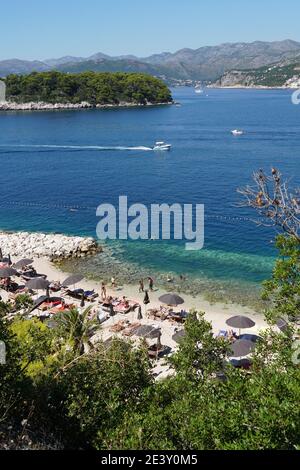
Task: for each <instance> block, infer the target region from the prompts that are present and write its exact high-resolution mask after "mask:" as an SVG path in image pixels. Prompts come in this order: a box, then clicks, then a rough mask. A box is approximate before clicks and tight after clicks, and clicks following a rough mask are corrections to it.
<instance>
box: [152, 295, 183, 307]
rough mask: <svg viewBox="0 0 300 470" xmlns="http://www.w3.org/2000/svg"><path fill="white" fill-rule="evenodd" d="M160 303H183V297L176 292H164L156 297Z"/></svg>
mask: <svg viewBox="0 0 300 470" xmlns="http://www.w3.org/2000/svg"><path fill="white" fill-rule="evenodd" d="M158 300H159V301H160V302H161V303H163V304H166V305H171V306H172V307H176V306H177V305H181V304H184V299H183V298H182V297H180V296H179V295H177V294H164V295H161V296H160V297H159V299H158Z"/></svg>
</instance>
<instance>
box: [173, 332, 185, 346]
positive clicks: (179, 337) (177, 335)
mask: <svg viewBox="0 0 300 470" xmlns="http://www.w3.org/2000/svg"><path fill="white" fill-rule="evenodd" d="M185 336H186V331H185V330H180V331H177V332H176V333H175V334H174V335H173V336H172V340H173V341H175V343H178V344H180V343H181V341H182V340H183V338H184V337H185Z"/></svg>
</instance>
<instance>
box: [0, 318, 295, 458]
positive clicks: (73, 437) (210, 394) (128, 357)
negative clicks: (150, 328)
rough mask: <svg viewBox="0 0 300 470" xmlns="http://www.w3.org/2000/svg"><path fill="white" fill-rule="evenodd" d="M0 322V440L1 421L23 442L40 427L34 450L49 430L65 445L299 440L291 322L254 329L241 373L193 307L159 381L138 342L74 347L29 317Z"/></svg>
mask: <svg viewBox="0 0 300 470" xmlns="http://www.w3.org/2000/svg"><path fill="white" fill-rule="evenodd" d="M0 328H1V331H0V336H1V338H2V340H4V341H5V343H6V344H7V345H8V357H7V364H6V365H5V366H3V365H2V366H0V375H1V377H0V378H1V391H0V438H1V437H2V440H3V439H4V437H3V436H5V429H7V427H8V426H10V427H11V426H17V425H19V426H20V423H21V422H23V421H24V419H25V421H26V422H29V424H28V425H27V427H28V428H30V432H31V440H32V436H35V433H36V435H37V436H39V433H40V430H41V429H46V430H47V433H46V434H45V433H44V434H43V439H42V443H41V442H40V439H39V442H38V444H35V448H41V447H42V448H45V447H46V446H47V445H48V444H47V443H48V441H50V440H51V439H52V440H53V436H55V439H56V441H55V442H57V443H59V444H57V446H59V445H63V446H64V447H67V448H95V449H111V448H113V449H178V450H189V449H200V450H201V449H225V450H226V449H258V450H262V449H295V448H297V446H299V443H300V420H299V417H300V416H299V415H300V387H299V379H300V371H299V365H297V363H296V362H295V351H294V335H295V330H294V329H293V328H292V327H290V328H289V329H288V330H287V331H286V332H285V333H278V332H274V331H273V330H271V329H270V330H268V331H266V332H265V333H264V334H263V337H262V339H261V341H260V343H259V344H258V346H257V348H256V351H255V355H254V364H253V367H252V371H251V373H249V372H247V371H243V370H242V369H235V368H233V367H232V366H231V365H230V364H229V363H228V362H227V361H225V355H226V351H227V348H228V343H227V342H226V340H223V339H222V340H220V339H216V338H214V336H213V334H212V330H211V325H210V323H208V322H207V321H206V320H205V319H204V316H203V315H202V314H196V313H195V312H194V313H192V314H191V315H190V316H189V319H188V320H187V324H186V332H187V334H186V336H185V338H184V339H183V341H182V343H181V345H180V347H179V350H178V352H177V353H176V354H175V355H173V357H172V360H171V363H172V365H173V366H174V368H175V371H176V375H175V376H173V377H169V378H167V379H164V380H161V381H159V382H154V381H153V379H152V376H151V372H150V365H149V361H148V358H147V353H146V350H145V349H144V348H143V345H142V344H141V346H140V347H139V348H136V347H133V345H131V344H130V343H127V342H124V341H123V340H119V339H116V340H114V341H112V342H111V343H109V344H103V343H100V344H99V345H98V347H97V349H93V350H92V351H90V352H89V353H88V354H84V355H80V354H79V355H78V352H77V351H75V350H73V349H72V348H65V347H64V344H65V343H64V342H63V341H62V337H61V334H62V330H60V329H59V330H55V329H54V330H51V331H49V330H48V331H47V329H46V330H45V326H44V325H43V324H41V323H40V322H38V321H37V320H34V321H33V320H22V319H17V320H16V321H14V322H13V323H12V324H11V325H8V324H5V322H4V321H3V320H0ZM66 328H67V331H69V327H68V326H67V327H66ZM41 361H42V365H43V367H41ZM34 365H35V367H33V366H34ZM220 373H222V374H223V376H222V378H221V376H220ZM1 430H3V434H2V436H1ZM20 432H22V433H25V431H24V429H23V430H22V431H20ZM33 441H34V438H33ZM16 442H18V440H16ZM0 446H1V440H0Z"/></svg>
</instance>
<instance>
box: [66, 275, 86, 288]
mask: <svg viewBox="0 0 300 470" xmlns="http://www.w3.org/2000/svg"><path fill="white" fill-rule="evenodd" d="M82 279H84V276H83V275H82V274H72V275H71V276H69V277H67V279H65V280H64V282H62V285H63V286H65V287H69V286H75V284H77V283H78V282H80V281H82Z"/></svg>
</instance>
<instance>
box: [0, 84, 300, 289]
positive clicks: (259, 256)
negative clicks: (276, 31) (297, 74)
mask: <svg viewBox="0 0 300 470" xmlns="http://www.w3.org/2000/svg"><path fill="white" fill-rule="evenodd" d="M173 96H174V98H175V99H176V100H177V101H179V102H180V103H181V106H180V107H179V106H169V107H155V108H149V109H118V110H112V109H111V110H87V111H57V112H23V113H22V112H18V113H13V112H11V113H0V172H1V194H0V227H1V229H6V230H30V231H47V232H64V233H68V234H82V235H85V234H87V235H92V236H95V229H96V224H97V221H98V220H97V218H96V214H95V208H96V206H98V205H99V204H100V203H102V202H109V203H113V204H116V203H117V201H118V197H119V195H127V196H128V200H129V203H130V204H131V203H135V202H140V203H144V204H147V205H150V204H151V203H168V204H172V203H175V202H179V203H194V204H196V203H203V204H205V213H206V219H205V223H206V226H205V249H204V250H201V251H199V252H187V251H185V250H184V246H183V244H182V243H178V242H159V241H155V242H154V241H152V242H151V241H150V242H129V243H119V242H117V243H113V244H112V249H113V250H114V249H115V250H116V251H115V255H116V257H117V258H118V259H119V261H121V262H123V261H124V260H126V261H127V262H129V263H132V264H133V265H135V266H140V267H143V268H144V269H147V270H149V272H150V270H151V271H156V272H174V273H181V274H185V275H188V276H191V277H195V278H207V279H210V280H219V281H236V282H245V283H247V282H248V283H258V282H260V281H261V280H262V279H264V278H266V277H268V276H269V275H270V271H271V269H272V264H273V260H274V255H275V251H274V248H273V244H272V239H273V238H274V232H273V230H271V229H265V228H262V227H257V226H256V225H255V224H253V223H252V222H251V221H249V220H248V218H249V217H254V216H255V214H253V213H252V212H251V211H249V210H246V209H239V208H237V207H236V206H235V205H236V203H238V202H239V200H240V199H239V196H238V194H237V192H236V189H237V187H239V186H243V185H245V184H247V183H249V182H251V174H252V172H253V171H254V170H257V169H259V168H264V169H265V170H266V171H269V170H270V168H271V167H272V166H276V167H278V168H280V170H281V171H282V172H283V173H284V175H285V176H286V177H287V178H290V177H292V178H293V179H292V183H291V184H294V185H297V184H299V173H300V172H299V170H300V106H295V105H292V103H291V92H290V91H282V90H268V91H264V90H206V92H205V93H204V94H203V95H197V94H195V93H194V90H193V89H191V88H178V89H175V90H173ZM235 128H242V129H244V130H245V131H246V134H245V135H243V136H241V137H238V138H235V137H233V136H232V135H231V134H230V130H232V129H235ZM156 140H164V141H166V142H169V143H171V144H172V146H173V147H172V151H171V152H169V153H167V152H166V153H162V152H161V153H160V152H152V151H147V150H146V149H143V147H150V146H151V145H153V144H154V142H155V141H156ZM72 208H73V209H74V208H76V210H71V209H72ZM91 264H92V263H89V268H90V269H91V270H93V268H92V267H91ZM94 266H95V267H94V271H95V272H96V271H97V263H95V265H94Z"/></svg>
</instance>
